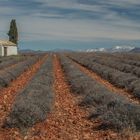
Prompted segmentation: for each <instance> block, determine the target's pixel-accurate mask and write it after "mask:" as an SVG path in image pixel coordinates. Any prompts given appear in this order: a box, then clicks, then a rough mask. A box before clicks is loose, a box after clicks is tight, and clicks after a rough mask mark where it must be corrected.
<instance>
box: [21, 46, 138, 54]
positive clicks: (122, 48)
mask: <svg viewBox="0 0 140 140" xmlns="http://www.w3.org/2000/svg"><path fill="white" fill-rule="evenodd" d="M19 52H20V53H42V52H45V51H40V50H38V51H35V50H31V49H25V50H20V51H19ZM46 52H73V51H72V50H69V49H54V50H50V51H46ZM80 52H112V53H113V52H133V53H140V48H138V47H133V46H115V47H112V48H95V49H87V50H80Z"/></svg>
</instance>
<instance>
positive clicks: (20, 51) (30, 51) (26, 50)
mask: <svg viewBox="0 0 140 140" xmlns="http://www.w3.org/2000/svg"><path fill="white" fill-rule="evenodd" d="M42 52H44V51H40V50H38V51H35V50H31V49H25V50H19V53H22V54H23V53H42Z"/></svg>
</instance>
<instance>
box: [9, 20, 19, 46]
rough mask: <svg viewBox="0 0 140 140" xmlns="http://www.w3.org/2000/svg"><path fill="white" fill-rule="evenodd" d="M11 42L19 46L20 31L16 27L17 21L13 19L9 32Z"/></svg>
mask: <svg viewBox="0 0 140 140" xmlns="http://www.w3.org/2000/svg"><path fill="white" fill-rule="evenodd" d="M8 36H9V41H11V42H13V43H15V44H18V29H17V25H16V20H15V19H12V20H11V22H10V29H9V32H8Z"/></svg>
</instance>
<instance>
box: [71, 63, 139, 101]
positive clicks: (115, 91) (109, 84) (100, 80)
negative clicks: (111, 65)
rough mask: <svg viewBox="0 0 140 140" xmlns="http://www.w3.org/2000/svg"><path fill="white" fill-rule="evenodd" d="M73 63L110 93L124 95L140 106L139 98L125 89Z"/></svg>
mask: <svg viewBox="0 0 140 140" xmlns="http://www.w3.org/2000/svg"><path fill="white" fill-rule="evenodd" d="M73 63H74V64H75V65H76V66H77V67H78V68H79V69H80V70H81V71H83V72H84V73H86V74H87V75H88V76H90V77H91V78H93V79H95V80H97V81H98V82H99V83H101V84H103V85H104V86H106V87H107V88H108V89H109V90H110V91H112V92H114V93H117V94H120V95H124V96H125V97H126V98H127V99H128V100H130V101H131V102H133V103H135V104H140V100H139V99H138V98H135V97H134V96H133V93H130V92H127V91H126V90H125V89H122V88H118V87H115V86H114V85H112V84H111V83H109V82H108V81H107V80H105V79H103V78H101V77H100V76H99V75H98V74H96V73H95V72H93V71H91V70H88V69H87V68H86V67H84V66H82V65H80V64H78V63H76V62H75V61H73Z"/></svg>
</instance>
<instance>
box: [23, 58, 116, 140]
mask: <svg viewBox="0 0 140 140" xmlns="http://www.w3.org/2000/svg"><path fill="white" fill-rule="evenodd" d="M54 77H55V81H54V90H55V105H54V110H53V111H52V112H51V113H50V114H49V116H48V118H47V119H46V120H45V121H44V122H42V123H38V124H37V125H35V126H34V127H33V128H32V129H31V131H30V132H29V134H28V135H27V137H26V138H27V139H28V140H34V139H35V140H103V139H106V138H107V137H112V138H113V137H114V136H113V134H112V133H110V132H103V131H102V132H101V131H93V127H95V126H97V124H98V122H97V121H96V122H91V121H89V120H87V119H86V117H87V116H88V112H87V111H86V110H84V109H82V108H80V107H79V106H78V105H77V103H78V101H77V99H78V98H77V97H76V96H74V95H73V94H72V93H71V92H70V87H69V86H68V84H67V82H66V78H65V76H64V73H63V70H62V68H61V65H60V62H59V59H58V57H57V56H54Z"/></svg>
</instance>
